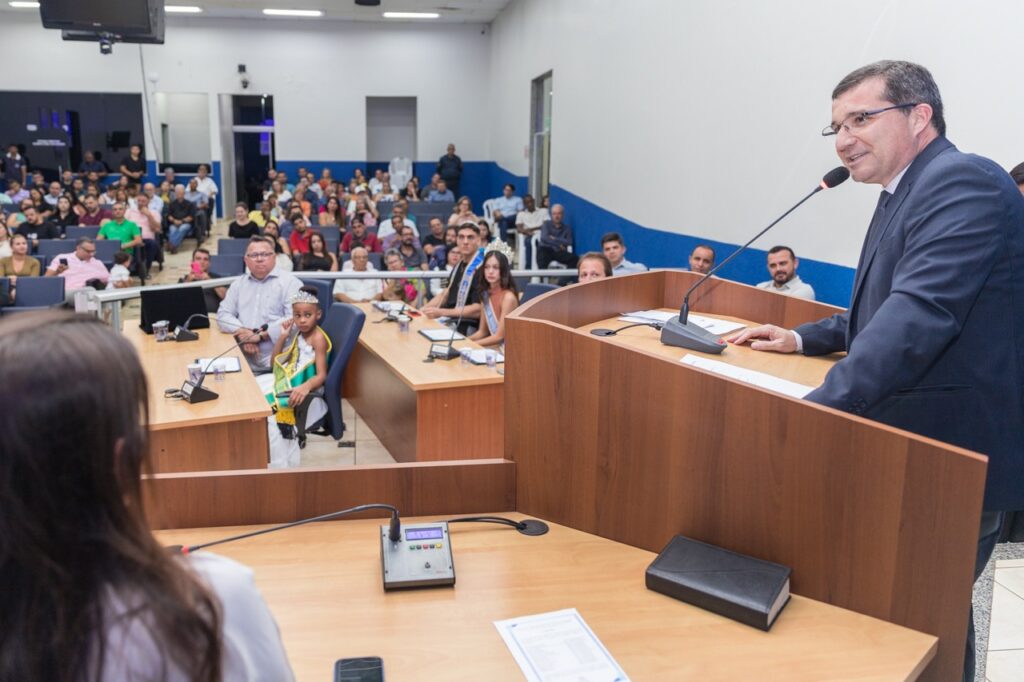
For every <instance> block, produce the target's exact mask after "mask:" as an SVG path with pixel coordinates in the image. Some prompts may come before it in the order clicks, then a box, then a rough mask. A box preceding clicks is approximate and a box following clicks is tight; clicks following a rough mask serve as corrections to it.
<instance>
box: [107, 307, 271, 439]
mask: <svg viewBox="0 0 1024 682" xmlns="http://www.w3.org/2000/svg"><path fill="white" fill-rule="evenodd" d="M197 333H198V334H199V340H198V341H187V342H183V343H176V342H174V341H168V342H165V343H157V342H156V340H155V339H154V337H153V336H152V335H150V334H146V333H144V332H143V331H142V330H141V329H139V327H138V326H136V325H131V326H126V328H125V330H124V335H125V337H126V338H127V339H129V340H130V341H131V342H132V344H133V345H134V346H135V349H136V350H137V351H138V353H139V358H140V359H141V361H142V367H143V369H145V371H146V380H147V381H148V383H149V428H150V430H152V431H161V430H164V429H177V428H182V427H189V426H197V425H201V424H217V423H221V422H228V421H237V420H242V419H249V418H260V417H268V416H270V406H269V405H268V404H267V401H266V399H265V398H264V397H263V395H262V394H261V393H260V389H259V386H258V385H257V384H256V378H255V377H254V376H253V374H252V370H250V369H249V365H248V363H246V361H245V358H244V357H242V351H241V349H238V348H236V349H235V350H233V351H231V352H230V353H227V354H226V355H225V357H230V356H233V357H237V358H238V360H239V362H240V363H241V365H242V371H241V372H233V373H230V374H225V375H224V381H215V380H214V378H213V377H212V376H208V377H207V378H206V379H205V380H204V381H203V386H204V387H206V388H209V389H210V390H211V391H214V392H215V393H217V394H219V395H220V398H218V399H217V400H212V401H209V402H205V403H197V404H195V405H192V404H189V403H187V402H185V401H184V400H177V399H169V398H165V397H164V389H167V388H180V387H181V385H182V383H184V381H185V379H187V378H188V370H187V369H186V368H187V367H188V365H189V364H190V363H192V362H193V361H194V360H195V359H196V358H201V357H205V358H212V357H214V356H216V355H217V354H219V353H222V352H224V349H226V348H227V347H228V346H230V345H231V344H232V343H233V342H234V338H233V337H232V336H231V335H230V334H221V333H220V332H218V331H216V330H215V329H212V328H211V329H199V330H197Z"/></svg>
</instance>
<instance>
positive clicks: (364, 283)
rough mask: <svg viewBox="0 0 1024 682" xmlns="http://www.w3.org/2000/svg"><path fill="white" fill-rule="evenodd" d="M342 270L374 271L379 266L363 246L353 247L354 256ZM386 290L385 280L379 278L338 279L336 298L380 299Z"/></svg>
mask: <svg viewBox="0 0 1024 682" xmlns="http://www.w3.org/2000/svg"><path fill="white" fill-rule="evenodd" d="M341 269H342V272H374V271H376V269H377V268H375V267H374V266H373V263H371V262H370V254H369V252H367V250H366V249H365V248H364V247H362V246H357V247H355V248H354V249H352V258H350V259H349V260H348V261H346V262H345V264H344V265H343V266H342V268H341ZM382 291H384V282H383V281H382V280H379V279H371V278H366V279H336V280H334V300H335V301H341V302H342V303H363V302H365V301H379V300H380V299H381V292H382Z"/></svg>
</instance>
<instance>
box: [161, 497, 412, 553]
mask: <svg viewBox="0 0 1024 682" xmlns="http://www.w3.org/2000/svg"><path fill="white" fill-rule="evenodd" d="M370 509H386V510H388V511H390V512H391V522H390V524H389V525H388V539H389V540H390V541H391V542H398V541H399V540H400V539H401V537H402V522H401V520H400V519H399V518H398V509H397V508H395V507H393V506H391V505H390V504H361V505H359V506H358V507H350V508H348V509H342V510H341V511H336V512H331V513H330V514H321V515H320V516H314V517H312V518H309V519H302V520H300V521H292V522H291V523H282V524H281V525H279V526H271V527H270V528H262V529H260V530H254V531H252V532H250V533H242V534H241V535H232V536H231V537H226V538H221V539H220V540H213V541H211V542H204V543H202V544H199V545H174V546H172V547H169V548H168V549H170V550H171V551H172V552H174V553H175V554H178V553H181V554H191V553H192V552H195V551H198V550H200V549H206V548H207V547H213V546H214V545H223V544H224V543H225V542H234V541H235V540H242V539H244V538H251V537H254V536H256V535H265V534H266V533H274V532H276V531H279V530H284V529H285V528H292V527H294V526H301V525H304V524H307V523H313V522H315V521H329V520H330V519H336V518H338V517H340V516H347V515H348V514H355V513H356V512H361V511H367V510H370Z"/></svg>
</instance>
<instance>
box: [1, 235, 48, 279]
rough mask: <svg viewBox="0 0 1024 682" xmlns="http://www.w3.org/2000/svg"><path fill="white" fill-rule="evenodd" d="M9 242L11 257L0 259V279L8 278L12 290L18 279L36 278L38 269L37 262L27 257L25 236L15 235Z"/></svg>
mask: <svg viewBox="0 0 1024 682" xmlns="http://www.w3.org/2000/svg"><path fill="white" fill-rule="evenodd" d="M3 229H6V228H3ZM10 242H11V255H10V256H6V257H4V258H0V277H7V278H9V279H10V281H11V289H12V290H13V289H14V288H15V287H16V286H17V284H18V278H19V277H38V276H39V272H40V268H39V261H38V260H36V259H35V258H33V257H32V256H30V255H28V239H27V238H26V237H25V235H23V234H16V235H14V236H13V237H11V239H10Z"/></svg>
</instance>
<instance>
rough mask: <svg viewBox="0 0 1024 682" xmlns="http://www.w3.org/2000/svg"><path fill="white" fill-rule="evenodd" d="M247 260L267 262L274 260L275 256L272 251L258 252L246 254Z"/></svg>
mask: <svg viewBox="0 0 1024 682" xmlns="http://www.w3.org/2000/svg"><path fill="white" fill-rule="evenodd" d="M245 257H246V258H252V259H253V260H266V259H267V258H273V257H274V254H273V253H271V252H270V251H256V252H255V253H247V254H245Z"/></svg>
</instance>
